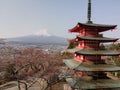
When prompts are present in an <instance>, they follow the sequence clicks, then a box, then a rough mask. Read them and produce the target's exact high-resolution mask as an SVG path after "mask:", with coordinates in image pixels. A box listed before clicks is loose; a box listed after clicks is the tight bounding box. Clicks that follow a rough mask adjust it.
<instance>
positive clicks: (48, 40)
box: [6, 34, 67, 45]
mask: <svg viewBox="0 0 120 90" xmlns="http://www.w3.org/2000/svg"><path fill="white" fill-rule="evenodd" d="M6 41H7V42H11V43H20V44H42V45H44V44H45V45H46V44H47V45H49V44H63V45H66V44H67V41H66V38H63V37H58V36H52V35H46V34H44V35H43V34H42V35H28V36H23V37H16V38H8V39H7V40H6Z"/></svg>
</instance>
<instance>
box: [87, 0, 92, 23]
mask: <svg viewBox="0 0 120 90" xmlns="http://www.w3.org/2000/svg"><path fill="white" fill-rule="evenodd" d="M87 18H88V21H87V23H92V21H91V0H88V16H87Z"/></svg>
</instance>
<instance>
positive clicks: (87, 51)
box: [76, 49, 120, 56]
mask: <svg viewBox="0 0 120 90" xmlns="http://www.w3.org/2000/svg"><path fill="white" fill-rule="evenodd" d="M76 53H77V54H80V55H92V56H94V55H98V56H99V55H100V56H118V55H120V52H117V51H110V50H94V49H82V50H79V51H77V52H76Z"/></svg>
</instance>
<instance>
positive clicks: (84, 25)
mask: <svg viewBox="0 0 120 90" xmlns="http://www.w3.org/2000/svg"><path fill="white" fill-rule="evenodd" d="M116 26H117V25H104V24H94V23H78V24H77V25H76V26H75V27H74V28H72V29H70V30H69V32H79V31H80V30H82V29H83V28H91V29H93V30H94V29H97V30H98V32H102V31H106V30H112V29H115V27H116Z"/></svg>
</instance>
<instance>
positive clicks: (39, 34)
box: [34, 29, 51, 36]
mask: <svg viewBox="0 0 120 90" xmlns="http://www.w3.org/2000/svg"><path fill="white" fill-rule="evenodd" d="M34 35H38V36H51V35H50V34H49V33H48V31H47V29H42V30H40V31H37V32H35V33H34Z"/></svg>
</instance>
